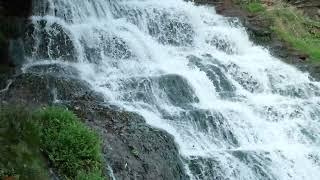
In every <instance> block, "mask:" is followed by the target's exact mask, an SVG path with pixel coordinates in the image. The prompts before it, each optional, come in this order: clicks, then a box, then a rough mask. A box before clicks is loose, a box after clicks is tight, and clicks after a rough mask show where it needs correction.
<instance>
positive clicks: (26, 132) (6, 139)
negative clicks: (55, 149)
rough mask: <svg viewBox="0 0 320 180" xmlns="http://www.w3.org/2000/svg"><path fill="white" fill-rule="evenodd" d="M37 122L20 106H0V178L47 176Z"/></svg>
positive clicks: (37, 177)
mask: <svg viewBox="0 0 320 180" xmlns="http://www.w3.org/2000/svg"><path fill="white" fill-rule="evenodd" d="M40 127H41V126H40V123H39V121H37V120H36V119H35V118H34V117H33V115H32V113H30V112H28V111H27V110H26V109H24V108H20V107H19V108H16V107H10V108H9V107H7V108H3V107H0V152H1V156H0V178H1V177H4V176H19V177H20V179H22V180H23V179H26V180H28V179H43V180H45V179H48V176H47V168H46V166H45V161H44V159H43V158H42V155H41V153H40V134H41V128H40Z"/></svg>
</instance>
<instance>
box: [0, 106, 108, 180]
mask: <svg viewBox="0 0 320 180" xmlns="http://www.w3.org/2000/svg"><path fill="white" fill-rule="evenodd" d="M0 143H1V144H0V152H1V156H0V178H1V177H6V176H17V177H19V179H22V180H23V179H26V180H27V179H43V180H46V179H48V173H47V172H48V168H47V167H46V160H45V158H44V156H43V155H45V157H46V158H47V159H48V160H49V161H50V164H51V166H53V167H54V168H55V169H56V170H57V171H58V172H59V174H60V175H61V176H62V177H64V178H65V179H77V180H102V179H104V177H103V174H102V162H103V160H102V153H101V141H100V138H99V136H98V135H97V134H96V133H95V132H93V131H92V130H91V129H89V128H87V127H86V126H85V125H84V124H83V123H82V122H81V121H80V120H79V119H78V118H77V117H76V116H75V115H74V114H73V113H72V112H70V111H68V110H65V109H63V108H58V107H50V108H47V109H42V110H39V111H36V112H30V111H28V110H26V109H24V108H21V107H18V108H17V107H10V108H1V107H0ZM40 150H41V152H40Z"/></svg>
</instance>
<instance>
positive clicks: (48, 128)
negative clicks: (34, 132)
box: [39, 108, 102, 177]
mask: <svg viewBox="0 0 320 180" xmlns="http://www.w3.org/2000/svg"><path fill="white" fill-rule="evenodd" d="M39 115H40V119H41V120H42V123H43V135H42V136H41V144H42V148H43V149H44V151H45V153H46V154H48V156H49V159H50V161H51V162H53V164H54V166H55V167H56V168H57V169H58V170H59V171H60V173H61V174H64V175H66V176H67V177H76V176H77V175H78V173H79V171H85V172H87V173H91V174H92V173H93V172H94V174H95V175H96V173H97V172H96V171H97V170H98V171H99V175H100V177H101V169H102V155H101V143H100V139H99V137H98V136H97V134H96V133H94V132H93V131H92V130H90V129H89V128H87V127H85V126H84V125H83V124H82V123H81V121H80V120H79V119H78V118H77V117H76V116H75V115H74V114H73V113H71V112H70V111H67V110H64V109H62V108H48V109H45V110H42V111H40V113H39Z"/></svg>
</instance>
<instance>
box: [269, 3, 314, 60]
mask: <svg viewBox="0 0 320 180" xmlns="http://www.w3.org/2000/svg"><path fill="white" fill-rule="evenodd" d="M268 15H269V16H270V17H272V19H273V24H274V25H273V27H272V29H273V30H274V31H275V32H276V33H277V34H278V35H279V37H280V38H282V39H283V40H284V41H286V42H288V43H289V44H291V45H292V47H294V48H295V49H297V50H300V51H302V52H304V53H306V54H308V55H309V56H310V57H311V59H313V60H318V61H319V60H320V23H319V22H316V21H314V20H311V19H310V18H308V17H306V16H304V15H303V14H302V12H299V11H298V10H297V9H295V8H293V7H291V6H285V5H283V4H279V5H277V6H275V7H274V8H272V9H270V11H269V12H268Z"/></svg>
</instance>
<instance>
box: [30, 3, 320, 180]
mask: <svg viewBox="0 0 320 180" xmlns="http://www.w3.org/2000/svg"><path fill="white" fill-rule="evenodd" d="M35 2H36V3H35V5H34V16H32V17H31V20H32V23H33V24H34V29H33V31H32V34H31V35H30V37H32V38H30V39H31V40H30V42H31V43H30V44H29V46H31V48H30V51H29V54H28V64H27V65H26V66H25V69H27V68H28V67H30V66H33V65H37V64H54V63H59V64H62V65H66V66H72V67H75V68H76V69H78V70H79V72H80V77H79V78H81V79H83V80H85V81H87V82H88V83H90V85H91V86H92V88H93V89H94V90H96V91H99V92H102V93H103V95H104V96H105V99H106V102H108V103H110V104H113V105H117V106H119V107H122V108H125V109H126V110H128V111H134V112H137V113H139V114H140V115H142V116H143V117H144V118H145V119H146V121H147V123H148V124H150V125H152V126H153V127H156V128H160V129H163V130H165V131H167V132H168V133H170V134H172V135H173V136H174V139H175V142H176V144H177V146H178V148H179V152H180V155H181V157H182V159H183V161H184V164H185V171H186V172H187V173H188V175H189V177H190V179H210V180H211V179H219V180H220V179H221V180H222V179H228V180H239V179H241V180H257V179H263V180H264V179H270V180H271V179H279V180H287V179H288V180H289V179H290V180H303V179H306V180H317V179H319V177H320V84H319V82H315V81H313V80H311V78H310V77H309V74H307V73H303V72H300V71H299V70H297V69H296V68H294V67H292V66H290V65H287V64H285V63H283V62H281V61H280V60H279V59H277V58H275V57H273V56H271V55H270V53H269V52H268V50H267V49H265V48H263V47H260V46H257V45H254V44H253V43H252V42H251V41H250V40H249V37H248V34H247V33H246V31H245V28H243V27H242V26H241V23H240V22H239V21H238V20H237V19H236V18H226V17H222V16H220V15H217V14H216V13H215V10H214V8H213V7H206V6H195V5H194V4H193V3H191V2H185V1H183V0H161V1H159V0H117V1H115V0H82V1H79V0H48V1H44V0H35ZM44 34H45V35H44ZM57 42H59V43H57ZM61 42H62V43H61Z"/></svg>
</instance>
